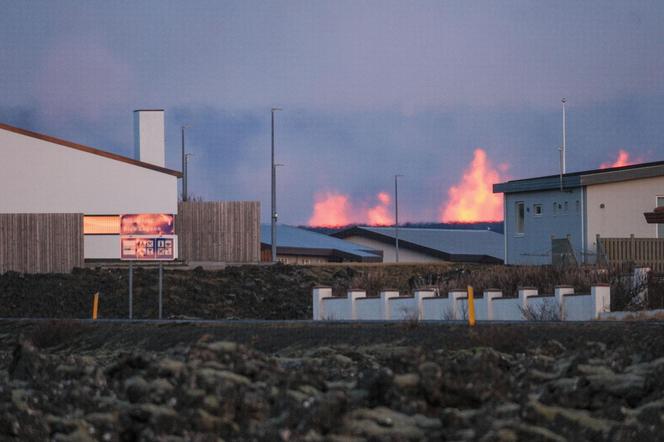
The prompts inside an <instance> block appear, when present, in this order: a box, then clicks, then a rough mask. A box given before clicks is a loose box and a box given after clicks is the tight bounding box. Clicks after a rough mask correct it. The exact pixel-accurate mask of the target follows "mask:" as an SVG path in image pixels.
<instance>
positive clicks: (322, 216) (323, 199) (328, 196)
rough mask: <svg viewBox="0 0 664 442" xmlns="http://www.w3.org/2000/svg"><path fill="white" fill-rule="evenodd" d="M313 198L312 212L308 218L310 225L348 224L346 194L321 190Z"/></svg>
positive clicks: (334, 225)
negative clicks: (314, 199) (314, 200)
mask: <svg viewBox="0 0 664 442" xmlns="http://www.w3.org/2000/svg"><path fill="white" fill-rule="evenodd" d="M315 198H316V202H315V203H314V213H313V215H311V218H309V225H310V226H320V227H339V226H347V225H348V224H350V219H351V217H350V215H349V211H350V204H349V202H348V196H347V195H343V194H341V193H337V192H322V193H319V194H317V195H316V197H315Z"/></svg>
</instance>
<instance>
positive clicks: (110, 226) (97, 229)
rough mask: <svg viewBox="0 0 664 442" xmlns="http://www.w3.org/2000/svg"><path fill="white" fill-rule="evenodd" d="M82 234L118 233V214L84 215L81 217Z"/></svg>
mask: <svg viewBox="0 0 664 442" xmlns="http://www.w3.org/2000/svg"><path fill="white" fill-rule="evenodd" d="M83 234H84V235H119V234H120V217H119V216H118V215H85V216H84V217H83Z"/></svg>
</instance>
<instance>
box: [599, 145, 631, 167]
mask: <svg viewBox="0 0 664 442" xmlns="http://www.w3.org/2000/svg"><path fill="white" fill-rule="evenodd" d="M640 162H641V160H640V159H634V160H632V159H630V158H629V152H627V151H626V150H623V149H620V151H619V152H618V158H616V160H615V161H614V162H613V163H610V162H606V163H602V164H600V165H599V168H600V169H608V168H610V167H622V166H631V165H632V164H637V163H640Z"/></svg>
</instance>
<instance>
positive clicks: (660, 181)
mask: <svg viewBox="0 0 664 442" xmlns="http://www.w3.org/2000/svg"><path fill="white" fill-rule="evenodd" d="M657 196H664V177H655V178H644V179H639V180H632V181H621V182H618V183H609V184H596V185H592V186H588V187H586V199H587V201H586V213H587V225H588V230H587V234H586V247H587V248H588V250H591V251H593V252H594V251H595V237H596V235H597V234H599V235H600V236H603V237H611V238H626V237H629V236H630V235H631V234H634V236H636V237H637V238H656V237H657V224H648V223H646V219H645V217H644V216H643V213H644V212H652V210H653V209H654V208H655V207H656V206H657ZM602 204H604V208H601V207H600V206H601V205H602Z"/></svg>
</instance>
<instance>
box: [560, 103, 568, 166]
mask: <svg viewBox="0 0 664 442" xmlns="http://www.w3.org/2000/svg"><path fill="white" fill-rule="evenodd" d="M561 101H562V103H563V159H562V164H563V174H565V173H567V166H566V149H567V115H566V112H565V103H566V102H567V99H566V98H563V99H562V100H561Z"/></svg>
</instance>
